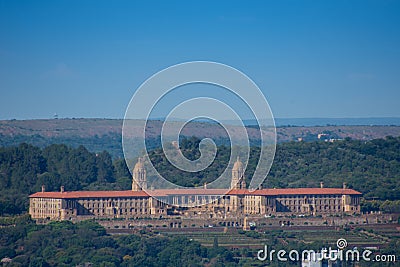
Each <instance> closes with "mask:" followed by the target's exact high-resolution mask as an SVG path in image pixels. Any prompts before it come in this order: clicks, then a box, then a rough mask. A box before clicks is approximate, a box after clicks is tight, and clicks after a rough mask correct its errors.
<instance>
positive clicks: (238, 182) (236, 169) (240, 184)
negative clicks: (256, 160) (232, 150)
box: [231, 157, 246, 189]
mask: <svg viewBox="0 0 400 267" xmlns="http://www.w3.org/2000/svg"><path fill="white" fill-rule="evenodd" d="M245 188H246V182H245V180H244V168H243V163H242V162H241V161H240V159H239V157H237V160H236V162H235V164H233V168H232V182H231V189H245Z"/></svg>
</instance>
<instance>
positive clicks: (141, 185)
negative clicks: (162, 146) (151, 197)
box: [132, 157, 147, 191]
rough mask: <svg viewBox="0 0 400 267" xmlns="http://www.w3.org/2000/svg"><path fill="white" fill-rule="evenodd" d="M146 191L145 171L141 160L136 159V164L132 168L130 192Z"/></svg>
mask: <svg viewBox="0 0 400 267" xmlns="http://www.w3.org/2000/svg"><path fill="white" fill-rule="evenodd" d="M143 189H147V177H146V169H145V168H144V160H143V158H140V157H139V158H138V162H137V163H136V165H135V168H133V173H132V191H141V190H143Z"/></svg>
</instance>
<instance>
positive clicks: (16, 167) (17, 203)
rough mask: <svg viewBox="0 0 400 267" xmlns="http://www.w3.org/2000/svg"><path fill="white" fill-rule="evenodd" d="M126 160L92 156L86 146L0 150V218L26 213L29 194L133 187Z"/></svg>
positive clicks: (104, 153)
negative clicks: (2, 215)
mask: <svg viewBox="0 0 400 267" xmlns="http://www.w3.org/2000/svg"><path fill="white" fill-rule="evenodd" d="M129 176H130V174H129V171H128V169H127V168H126V165H125V162H124V161H123V160H114V162H113V161H112V159H111V156H110V154H109V153H108V152H106V151H103V152H100V153H91V152H89V151H88V150H87V149H86V148H85V147H83V146H79V147H77V148H71V147H67V146H66V145H50V146H48V147H46V148H44V149H40V148H38V147H35V146H32V145H28V144H25V143H24V144H21V145H19V146H18V147H6V148H0V215H1V214H18V213H21V212H25V211H26V210H27V204H28V199H27V196H28V194H31V193H34V192H38V191H39V190H41V186H42V185H45V187H46V191H58V190H59V189H60V186H61V185H63V186H65V188H66V189H67V190H69V191H72V190H83V189H87V190H96V189H123V188H126V187H128V186H129V185H130V183H131V180H130V178H129Z"/></svg>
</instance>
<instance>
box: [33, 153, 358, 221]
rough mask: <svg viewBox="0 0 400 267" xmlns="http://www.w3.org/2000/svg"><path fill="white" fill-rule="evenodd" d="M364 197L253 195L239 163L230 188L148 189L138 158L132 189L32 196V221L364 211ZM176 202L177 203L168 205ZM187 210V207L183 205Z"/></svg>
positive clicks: (305, 191)
mask: <svg viewBox="0 0 400 267" xmlns="http://www.w3.org/2000/svg"><path fill="white" fill-rule="evenodd" d="M152 196H156V198H154V197H152ZM360 197H361V193H360V192H357V191H355V190H353V189H348V188H346V186H345V184H344V186H343V188H324V187H323V184H322V183H321V187H320V188H291V189H258V190H255V191H249V190H247V189H246V183H245V180H244V169H243V164H242V162H240V160H239V159H237V161H236V162H235V164H234V166H233V168H232V180H231V186H230V189H229V190H227V189H207V188H206V186H205V187H204V188H202V189H197V188H196V189H195V188H193V189H157V190H147V178H146V169H145V166H144V163H143V160H142V159H139V161H138V163H137V164H136V165H135V168H134V170H133V179H132V190H127V191H74V192H68V191H65V190H64V187H61V190H60V192H46V191H45V190H44V186H43V187H42V191H41V192H38V193H35V194H33V195H30V196H29V198H30V206H29V214H30V215H31V216H32V218H33V219H44V220H81V219H88V218H99V219H102V218H126V219H137V218H150V217H153V218H161V217H163V218H165V217H173V216H187V217H190V218H215V219H216V218H221V219H226V218H238V217H244V216H268V215H279V214H297V215H300V214H304V215H314V216H315V215H322V214H343V213H347V214H354V213H360ZM165 203H172V205H169V204H165ZM182 206H186V207H182Z"/></svg>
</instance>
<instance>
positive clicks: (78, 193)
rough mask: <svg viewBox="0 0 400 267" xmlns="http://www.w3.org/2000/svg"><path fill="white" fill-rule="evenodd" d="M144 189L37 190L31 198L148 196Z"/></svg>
mask: <svg viewBox="0 0 400 267" xmlns="http://www.w3.org/2000/svg"><path fill="white" fill-rule="evenodd" d="M148 196H149V195H148V194H147V193H146V192H144V191H131V190H126V191H70V192H62V193H61V192H37V193H35V194H32V195H30V196H29V197H30V198H35V197H42V198H62V199H68V198H96V197H107V198H109V197H148Z"/></svg>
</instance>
